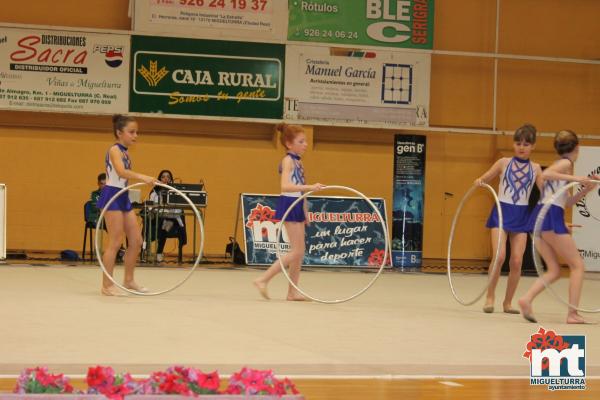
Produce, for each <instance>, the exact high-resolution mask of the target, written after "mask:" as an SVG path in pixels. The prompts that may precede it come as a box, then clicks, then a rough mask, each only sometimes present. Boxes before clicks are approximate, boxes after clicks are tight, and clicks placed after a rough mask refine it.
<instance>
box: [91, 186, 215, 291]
mask: <svg viewBox="0 0 600 400" xmlns="http://www.w3.org/2000/svg"><path fill="white" fill-rule="evenodd" d="M143 185H146V183H144V182H138V183H134V184H133V185H129V186H127V187H124V188H123V189H121V190H119V191H118V192H117V193H116V194H115V195H113V197H112V198H111V199H110V200H109V201H108V203H106V205H105V206H104V208H103V209H102V212H101V213H100V216H99V217H98V222H97V223H96V231H97V232H100V229H102V221H103V220H104V214H105V213H106V211H108V207H109V206H110V205H111V204H112V203H113V202H114V201H115V200H116V199H117V198H118V197H119V196H120V195H121V194H123V193H125V192H127V191H128V190H129V189H132V188H134V187H138V186H143ZM154 185H156V186H160V187H163V188H165V189H168V190H172V191H174V192H175V193H177V194H178V195H179V196H181V197H182V198H183V199H184V200H185V201H187V203H188V204H189V205H190V207H191V208H192V210H193V211H194V214H195V215H196V219H197V221H198V225H199V226H200V249H199V251H198V257H197V258H196V262H195V263H194V266H193V267H192V268H191V269H190V272H188V274H187V275H186V276H185V277H184V278H183V279H182V280H181V281H180V282H179V283H177V284H175V286H173V287H171V288H169V289H165V290H160V291H157V292H147V293H142V292H139V291H137V290H132V289H129V288H126V287H125V286H123V285H121V284H119V283H117V281H115V279H114V278H113V277H112V276H111V275H110V274H109V273H108V271H107V270H106V267H105V266H104V262H103V261H102V255H101V253H100V244H99V243H100V242H99V237H100V235H96V238H95V239H96V240H95V245H96V254H97V255H98V263H99V264H100V268H102V272H103V273H104V275H106V277H107V278H108V279H110V281H111V282H112V283H113V284H115V286H117V287H118V288H119V289H121V290H123V291H125V292H129V293H131V294H135V295H138V296H158V295H160V294H164V293H168V292H170V291H172V290H175V289H177V288H178V287H179V286H181V285H183V284H184V283H185V282H186V281H187V280H188V279H189V278H190V276H192V273H193V272H194V271H195V270H196V267H197V266H198V263H199V262H200V260H201V259H202V253H203V251H204V223H203V222H202V218H200V212H198V209H197V208H196V206H195V205H194V203H192V201H191V200H190V199H189V198H188V197H187V196H186V195H185V194H183V193H182V192H181V191H179V190H178V189H175V188H174V187H171V186H169V185H165V184H164V183H160V182H155V183H154Z"/></svg>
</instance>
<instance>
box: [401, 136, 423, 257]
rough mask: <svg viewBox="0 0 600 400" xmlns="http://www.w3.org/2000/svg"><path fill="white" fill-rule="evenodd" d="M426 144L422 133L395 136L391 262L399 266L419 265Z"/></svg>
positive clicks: (421, 248) (421, 251)
mask: <svg viewBox="0 0 600 400" xmlns="http://www.w3.org/2000/svg"><path fill="white" fill-rule="evenodd" d="M426 144H427V138H426V137H425V136H416V135H396V137H395V145H394V154H395V156H394V211H393V222H392V263H393V265H394V267H397V268H401V269H418V268H420V267H421V260H422V253H423V210H424V209H425V205H424V201H425V154H426V149H427V148H426Z"/></svg>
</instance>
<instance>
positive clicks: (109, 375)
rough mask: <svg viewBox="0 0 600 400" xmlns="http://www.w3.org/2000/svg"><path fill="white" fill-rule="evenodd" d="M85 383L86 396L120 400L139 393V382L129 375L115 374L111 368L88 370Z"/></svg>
mask: <svg viewBox="0 0 600 400" xmlns="http://www.w3.org/2000/svg"><path fill="white" fill-rule="evenodd" d="M86 382H87V384H88V394H103V395H104V396H106V397H107V398H109V399H112V400H121V399H123V397H125V396H127V395H128V394H136V393H138V392H139V387H140V382H138V381H136V380H135V379H133V378H132V377H131V375H130V374H129V373H125V374H115V371H114V370H113V369H112V368H111V367H102V366H100V365H98V366H96V367H90V368H88V373H87V378H86Z"/></svg>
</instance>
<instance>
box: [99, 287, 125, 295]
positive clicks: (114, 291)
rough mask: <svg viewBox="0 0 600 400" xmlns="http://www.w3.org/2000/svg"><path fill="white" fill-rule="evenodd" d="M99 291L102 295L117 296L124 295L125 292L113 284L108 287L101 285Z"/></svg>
mask: <svg viewBox="0 0 600 400" xmlns="http://www.w3.org/2000/svg"><path fill="white" fill-rule="evenodd" d="M100 293H102V295H104V296H118V297H123V296H125V293H123V292H122V291H120V290H119V289H118V288H117V287H116V286H115V285H111V286H109V287H104V286H103V287H102V289H101V290H100Z"/></svg>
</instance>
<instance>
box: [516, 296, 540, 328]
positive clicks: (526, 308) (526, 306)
mask: <svg viewBox="0 0 600 400" xmlns="http://www.w3.org/2000/svg"><path fill="white" fill-rule="evenodd" d="M519 308H520V309H521V315H523V318H525V319H526V320H527V321H529V322H533V323H537V319H535V317H534V316H533V311H532V310H531V303H530V302H528V301H527V300H525V299H519Z"/></svg>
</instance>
